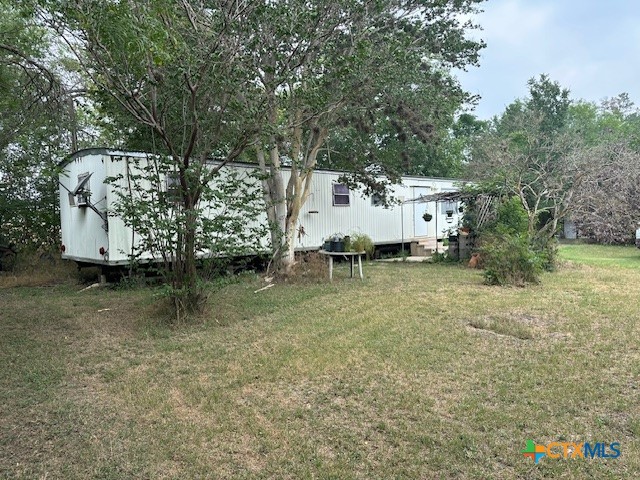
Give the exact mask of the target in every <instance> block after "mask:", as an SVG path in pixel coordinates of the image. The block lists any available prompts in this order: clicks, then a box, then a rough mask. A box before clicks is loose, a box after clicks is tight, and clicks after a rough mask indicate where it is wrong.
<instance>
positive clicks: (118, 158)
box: [59, 148, 461, 265]
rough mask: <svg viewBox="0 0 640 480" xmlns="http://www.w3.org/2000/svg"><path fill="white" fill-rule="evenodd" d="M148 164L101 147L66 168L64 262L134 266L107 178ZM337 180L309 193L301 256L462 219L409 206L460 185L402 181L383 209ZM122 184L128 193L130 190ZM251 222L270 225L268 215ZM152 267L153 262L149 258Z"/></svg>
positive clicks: (395, 239)
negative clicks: (336, 240) (362, 237)
mask: <svg viewBox="0 0 640 480" xmlns="http://www.w3.org/2000/svg"><path fill="white" fill-rule="evenodd" d="M149 158H151V156H149V155H148V154H145V153H135V152H123V151H117V150H109V149H103V148H100V149H88V150H82V151H79V152H77V153H75V154H73V155H71V156H70V157H69V158H67V159H66V160H65V161H64V162H63V163H62V164H61V167H62V172H61V174H60V180H59V181H60V219H61V227H62V247H61V249H62V258H65V259H69V260H74V261H76V262H81V263H89V264H98V265H126V264H128V263H129V259H130V252H131V250H132V246H133V245H135V244H136V235H135V232H132V230H131V229H130V228H128V227H126V226H125V225H124V223H123V221H122V219H120V218H118V217H116V216H114V215H113V206H114V203H115V202H116V201H117V195H116V192H115V189H114V187H113V186H112V185H108V184H107V183H105V179H106V178H108V177H117V176H119V175H121V176H123V177H126V175H127V172H128V166H129V165H130V163H131V162H132V161H134V160H135V161H138V162H140V161H143V162H144V161H148V159H149ZM224 168H229V169H237V171H240V172H246V173H247V174H248V173H250V172H251V171H253V170H254V169H255V168H256V167H255V166H254V165H251V164H240V163H234V164H230V165H228V166H225V167H224ZM285 174H286V172H285ZM340 175H341V173H340V172H336V171H327V170H318V171H316V172H315V173H314V177H313V185H312V189H311V190H312V193H311V195H310V196H309V199H308V201H307V202H306V204H305V205H304V206H303V208H302V211H301V213H300V218H299V221H298V234H296V236H295V241H296V245H295V247H296V250H299V251H304V250H317V249H318V248H320V246H321V245H322V243H323V240H324V239H325V238H327V237H329V236H330V235H332V234H334V233H342V234H344V235H349V234H353V233H364V234H367V235H369V236H370V237H371V238H372V240H373V242H374V243H375V244H376V245H385V244H386V245H389V244H400V243H406V244H407V245H408V244H410V243H411V242H418V241H420V240H422V241H424V240H426V239H432V240H435V238H442V237H444V236H446V234H445V232H446V231H447V230H448V229H449V228H450V227H455V226H457V224H458V221H459V220H460V215H461V214H460V213H459V211H458V205H457V204H453V203H451V204H449V203H446V202H441V203H434V202H431V203H422V202H414V201H410V200H413V199H416V198H418V197H420V196H423V195H430V194H434V193H439V192H447V191H455V190H457V188H456V185H457V181H455V180H452V179H441V178H425V177H412V176H407V177H403V178H402V183H401V184H398V185H394V186H392V188H391V190H392V195H393V197H395V198H396V199H398V200H400V201H401V202H402V203H400V204H398V205H394V206H392V207H389V208H385V207H383V206H381V205H378V202H377V201H376V200H377V199H376V198H375V197H363V196H362V193H361V192H359V191H357V190H356V191H354V190H350V189H349V188H347V187H346V186H345V185H342V184H340V183H339V177H340ZM285 181H286V178H285ZM125 182H126V181H125ZM123 185H124V186H125V187H126V183H124V184H123ZM129 188H131V187H129ZM133 193H134V192H132V194H133ZM426 212H428V213H430V214H431V215H432V216H433V219H432V221H429V222H426V221H425V220H424V219H423V215H424V214H425V213H426ZM252 220H253V221H257V222H266V215H263V216H262V217H261V218H257V219H252ZM143 258H144V257H143ZM147 260H152V259H151V258H150V256H147Z"/></svg>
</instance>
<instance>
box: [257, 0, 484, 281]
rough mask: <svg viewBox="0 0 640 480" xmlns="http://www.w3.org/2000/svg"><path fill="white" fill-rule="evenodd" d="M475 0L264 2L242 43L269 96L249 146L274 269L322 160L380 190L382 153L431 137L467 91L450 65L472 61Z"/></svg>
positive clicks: (393, 161)
mask: <svg viewBox="0 0 640 480" xmlns="http://www.w3.org/2000/svg"><path fill="white" fill-rule="evenodd" d="M477 3H479V2H478V1H476V0H464V1H459V2H442V1H410V2H404V1H403V2H395V1H385V2H376V1H373V2H357V1H352V0H340V1H334V2H330V3H329V2H325V1H314V2H308V1H304V2H303V1H293V2H291V1H290V2H270V3H269V4H267V5H264V6H263V7H262V8H261V9H259V11H258V15H256V16H255V17H253V19H254V20H253V21H252V22H251V23H250V24H249V25H250V28H249V31H250V32H251V34H250V35H249V36H248V39H247V42H246V46H247V48H248V50H249V51H250V52H251V54H252V56H253V59H254V72H255V75H256V78H257V79H258V85H259V89H260V90H261V91H262V92H263V93H264V94H265V95H266V98H267V103H266V124H265V126H264V128H263V129H262V130H261V134H260V136H259V138H258V141H257V142H256V145H255V154H256V158H257V161H258V165H259V166H260V169H261V170H262V172H263V174H264V180H263V191H264V197H265V203H266V205H267V214H268V219H269V223H270V225H271V238H272V243H273V246H274V251H275V256H274V259H275V261H276V266H277V267H278V270H279V271H280V272H281V273H285V274H286V273H287V272H288V270H289V269H290V268H291V266H292V264H293V262H294V242H293V238H294V235H295V232H296V229H297V226H298V216H299V213H300V211H301V208H302V206H303V205H304V203H305V202H306V200H307V198H308V195H309V187H310V185H311V182H312V179H313V171H314V169H315V168H316V167H317V165H318V162H319V161H320V160H321V159H322V161H323V162H324V163H325V164H331V165H337V166H339V168H341V169H343V170H345V171H347V172H351V173H352V174H354V175H355V178H356V180H358V181H360V182H365V183H366V184H367V186H368V187H370V188H371V187H372V188H379V186H380V183H379V182H377V181H376V180H377V178H376V177H377V176H379V175H389V176H390V177H391V178H392V179H393V178H397V177H398V174H399V172H400V171H401V168H402V167H403V165H401V164H400V165H399V163H400V162H398V156H395V157H390V156H388V155H385V154H384V152H385V150H387V151H389V150H391V151H396V152H397V151H399V150H401V148H402V147H400V148H398V147H399V143H405V142H406V137H407V136H412V137H415V138H418V139H420V140H421V141H422V142H424V143H429V142H430V141H433V140H434V139H435V138H437V136H438V135H436V134H434V133H433V132H434V130H436V129H437V128H440V127H441V126H442V125H443V124H447V122H446V121H442V119H443V118H452V116H453V112H454V111H455V110H456V109H457V108H458V106H459V105H460V104H461V103H462V102H463V101H464V100H465V99H466V96H465V95H464V93H463V92H462V91H461V89H460V88H459V86H458V84H457V82H456V81H455V80H454V79H452V77H451V76H450V75H448V73H447V69H448V68H451V67H460V68H463V67H465V66H466V65H468V64H471V63H475V62H476V60H477V55H478V50H479V48H480V47H481V46H482V44H481V43H478V42H474V41H471V40H468V39H466V38H465V31H466V29H467V28H469V27H470V24H468V23H462V22H461V21H460V18H461V16H462V15H465V14H469V13H471V12H474V11H475V8H476V7H475V5H476V4H477ZM403 137H405V139H403ZM389 147H391V148H390V149H389ZM336 149H340V150H339V151H336ZM323 150H324V151H323ZM400 158H402V157H401V156H400ZM405 166H406V165H405ZM283 167H287V168H289V169H290V171H291V174H290V176H289V178H288V179H285V176H284V172H283Z"/></svg>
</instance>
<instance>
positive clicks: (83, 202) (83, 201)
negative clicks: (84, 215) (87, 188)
mask: <svg viewBox="0 0 640 480" xmlns="http://www.w3.org/2000/svg"><path fill="white" fill-rule="evenodd" d="M88 203H89V198H88V196H87V195H86V194H84V193H78V194H77V195H76V205H77V206H78V207H86V206H87V205H88Z"/></svg>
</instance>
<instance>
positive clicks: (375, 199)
mask: <svg viewBox="0 0 640 480" xmlns="http://www.w3.org/2000/svg"><path fill="white" fill-rule="evenodd" d="M371 205H373V206H374V207H380V206H382V205H383V203H382V196H381V195H380V194H378V193H374V194H373V195H371Z"/></svg>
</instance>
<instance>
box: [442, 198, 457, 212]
mask: <svg viewBox="0 0 640 480" xmlns="http://www.w3.org/2000/svg"><path fill="white" fill-rule="evenodd" d="M440 205H441V207H440V213H446V214H450V213H451V214H453V213H456V212H457V211H458V202H452V201H450V200H447V201H444V202H442V203H441V204H440Z"/></svg>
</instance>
